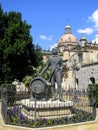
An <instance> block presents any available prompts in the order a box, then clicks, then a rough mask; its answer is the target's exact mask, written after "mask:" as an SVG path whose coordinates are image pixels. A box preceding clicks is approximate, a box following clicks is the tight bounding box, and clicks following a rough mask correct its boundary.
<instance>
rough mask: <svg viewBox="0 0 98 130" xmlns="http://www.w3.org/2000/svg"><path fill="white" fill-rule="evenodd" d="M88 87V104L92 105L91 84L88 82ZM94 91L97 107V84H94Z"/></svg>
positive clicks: (97, 105)
mask: <svg viewBox="0 0 98 130" xmlns="http://www.w3.org/2000/svg"><path fill="white" fill-rule="evenodd" d="M88 89H89V92H88V96H89V100H90V105H91V106H92V105H93V104H92V84H89V85H88ZM95 89H96V90H95V92H96V94H95V95H96V107H98V84H95Z"/></svg>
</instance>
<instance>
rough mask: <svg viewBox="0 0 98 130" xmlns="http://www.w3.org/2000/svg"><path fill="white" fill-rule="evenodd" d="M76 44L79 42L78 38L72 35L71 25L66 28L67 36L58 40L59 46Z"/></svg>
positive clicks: (64, 35)
mask: <svg viewBox="0 0 98 130" xmlns="http://www.w3.org/2000/svg"><path fill="white" fill-rule="evenodd" d="M69 42H70V43H71V44H72V43H76V42H77V38H76V37H75V36H74V35H73V34H72V33H71V27H70V26H69V25H67V26H66V27H65V34H63V35H62V36H61V38H60V39H59V40H58V45H60V44H62V43H65V44H66V43H69Z"/></svg>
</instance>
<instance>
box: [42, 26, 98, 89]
mask: <svg viewBox="0 0 98 130" xmlns="http://www.w3.org/2000/svg"><path fill="white" fill-rule="evenodd" d="M56 48H57V50H58V53H59V55H60V56H61V57H62V59H63V64H64V67H63V72H62V88H63V89H64V90H66V89H69V88H76V89H78V90H81V89H87V88H88V84H90V83H91V81H90V78H91V77H94V78H95V82H96V84H97V83H98V44H96V42H95V43H92V42H90V43H89V42H88V41H87V39H86V38H85V37H84V35H83V34H82V37H81V39H79V40H78V39H77V37H76V36H75V35H74V34H73V33H72V31H71V26H69V25H66V27H65V33H64V34H63V35H62V36H61V38H59V40H58V42H57V46H56ZM49 55H51V52H43V58H44V61H46V60H47V58H48V57H49ZM67 64H68V66H69V67H67ZM75 65H78V66H79V67H78V69H75V71H74V69H73V68H74V66H75Z"/></svg>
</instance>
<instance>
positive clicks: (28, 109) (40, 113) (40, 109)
mask: <svg viewBox="0 0 98 130" xmlns="http://www.w3.org/2000/svg"><path fill="white" fill-rule="evenodd" d="M88 93H89V91H88V90H85V89H82V90H74V89H71V88H69V89H67V90H63V98H64V99H65V102H61V101H59V100H58V99H57V100H55V101H51V98H50V97H49V98H48V100H46V101H44V100H43V101H42V100H38V101H37V100H34V101H31V100H30V97H31V92H30V90H28V89H24V88H23V89H22V86H21V91H17V87H16V86H15V85H12V84H2V86H1V101H2V109H1V110H2V116H3V119H4V122H5V123H6V124H12V125H19V126H26V127H46V126H54V125H62V124H70V123H78V122H86V121H91V120H94V119H95V117H96V112H95V104H94V105H91V103H90V99H89V96H88ZM93 95H94V94H93ZM56 97H58V93H56Z"/></svg>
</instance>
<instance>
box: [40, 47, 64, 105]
mask: <svg viewBox="0 0 98 130" xmlns="http://www.w3.org/2000/svg"><path fill="white" fill-rule="evenodd" d="M48 68H50V76H49V82H50V83H51V94H52V99H51V100H52V101H55V100H56V89H55V82H56V83H57V92H58V94H59V100H60V101H62V102H64V99H63V90H62V88H61V82H62V76H61V73H62V69H63V61H62V58H61V57H60V56H59V55H58V52H57V49H56V48H53V49H52V56H50V57H49V58H48V60H47V62H46V66H45V67H44V69H43V70H42V71H41V73H40V74H39V76H41V75H42V74H43V73H44V72H45V71H46V70H47V69H48Z"/></svg>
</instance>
